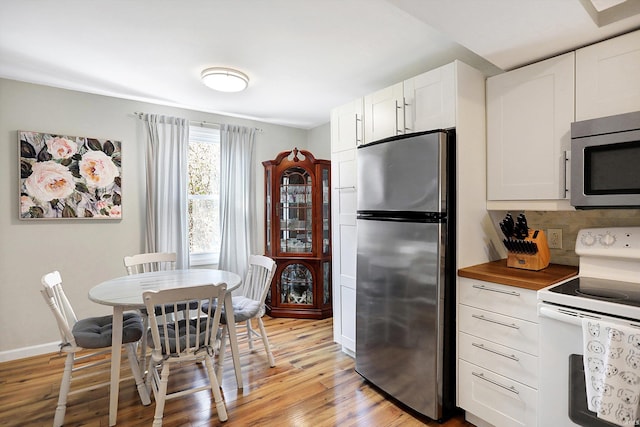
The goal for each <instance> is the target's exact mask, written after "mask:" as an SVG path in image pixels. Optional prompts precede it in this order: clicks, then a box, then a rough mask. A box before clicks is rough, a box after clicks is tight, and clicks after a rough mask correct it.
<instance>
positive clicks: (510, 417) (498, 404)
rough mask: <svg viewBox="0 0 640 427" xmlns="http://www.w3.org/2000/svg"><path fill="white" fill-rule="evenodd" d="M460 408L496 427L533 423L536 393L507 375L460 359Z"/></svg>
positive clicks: (516, 426)
mask: <svg viewBox="0 0 640 427" xmlns="http://www.w3.org/2000/svg"><path fill="white" fill-rule="evenodd" d="M459 371H460V379H461V380H463V381H464V385H463V386H461V389H460V394H459V396H460V401H461V403H462V404H463V406H462V407H463V408H464V409H465V410H466V411H468V412H471V413H473V414H474V415H475V416H476V417H478V418H480V419H482V420H484V421H486V422H488V423H490V424H493V425H494V426H497V427H518V426H535V425H536V422H537V421H536V406H537V399H538V392H537V390H536V389H534V388H531V387H528V386H526V385H524V384H522V383H519V382H517V381H513V380H511V379H510V378H508V377H503V376H502V375H498V374H496V373H495V372H493V371H491V370H489V369H485V368H483V367H481V366H478V365H474V364H472V363H469V362H466V361H464V360H460V362H459Z"/></svg>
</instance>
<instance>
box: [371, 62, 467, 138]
mask: <svg viewBox="0 0 640 427" xmlns="http://www.w3.org/2000/svg"><path fill="white" fill-rule="evenodd" d="M455 73H456V69H455V62H452V63H450V64H447V65H444V66H442V67H440V68H436V69H435V70H431V71H427V72H426V73H423V74H420V75H418V76H415V77H412V78H410V79H407V80H405V81H404V82H400V83H396V84H394V85H393V86H389V87H387V88H384V89H381V90H379V91H377V92H374V93H372V94H370V95H367V96H365V97H364V142H365V143H369V142H372V141H377V140H379V139H383V138H388V137H390V136H396V135H403V134H406V133H413V132H421V131H426V130H431V129H446V128H450V127H454V126H455V125H456V108H455V106H456V103H455V96H456V88H455V75H456V74H455Z"/></svg>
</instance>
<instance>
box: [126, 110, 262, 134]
mask: <svg viewBox="0 0 640 427" xmlns="http://www.w3.org/2000/svg"><path fill="white" fill-rule="evenodd" d="M145 114H147V113H141V112H139V111H134V112H133V115H134V116H136V117H138V118H139V119H141V118H142V116H144V115H145ZM187 121H188V122H189V124H191V125H197V126H202V127H208V126H211V127H218V126H221V125H222V124H221V123H214V122H205V121H195V120H188V119H187ZM254 129H255V131H256V132H258V133H262V132H264V131H263V130H262V129H261V128H256V127H254Z"/></svg>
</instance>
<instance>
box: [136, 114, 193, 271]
mask: <svg viewBox="0 0 640 427" xmlns="http://www.w3.org/2000/svg"><path fill="white" fill-rule="evenodd" d="M139 118H140V120H141V122H142V123H143V134H144V136H145V139H146V161H145V166H146V176H147V205H146V207H147V214H146V216H147V222H146V234H145V251H146V252H175V253H176V255H177V258H178V259H177V262H176V268H189V241H188V238H189V236H188V232H187V191H188V189H187V181H188V172H187V159H188V153H189V151H188V149H189V122H188V121H187V120H186V119H182V118H177V117H168V116H160V115H156V114H143V115H140V116H139Z"/></svg>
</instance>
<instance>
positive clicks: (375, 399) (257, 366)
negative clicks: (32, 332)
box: [0, 316, 472, 427]
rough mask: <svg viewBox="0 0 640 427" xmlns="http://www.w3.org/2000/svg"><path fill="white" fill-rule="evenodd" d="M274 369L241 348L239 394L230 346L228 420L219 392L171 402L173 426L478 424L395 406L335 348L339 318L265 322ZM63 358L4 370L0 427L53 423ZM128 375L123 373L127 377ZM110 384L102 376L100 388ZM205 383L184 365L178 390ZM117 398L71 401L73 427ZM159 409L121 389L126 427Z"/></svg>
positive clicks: (68, 422) (92, 420)
mask: <svg viewBox="0 0 640 427" xmlns="http://www.w3.org/2000/svg"><path fill="white" fill-rule="evenodd" d="M264 321H265V326H266V328H267V333H268V334H269V342H270V344H271V347H272V351H273V353H274V356H275V359H276V365H277V366H276V367H274V368H271V367H269V365H268V362H267V359H266V355H265V353H264V350H263V348H262V342H261V341H260V340H256V341H254V347H255V351H254V352H253V353H251V352H249V348H248V344H247V342H246V339H244V338H241V340H240V349H241V352H242V355H241V364H242V373H243V377H244V384H245V386H244V389H242V390H238V389H237V388H236V380H235V375H234V371H233V368H232V362H231V356H230V354H229V350H228V349H227V353H226V358H225V360H224V373H223V378H222V381H221V384H222V393H223V397H224V399H225V402H226V406H227V412H228V416H229V420H228V421H227V422H225V423H221V422H220V421H219V420H218V416H217V412H216V409H215V405H213V404H212V401H213V399H212V397H211V393H210V392H207V391H202V392H199V393H196V394H195V395H189V396H185V397H182V398H178V399H174V400H170V401H168V402H167V404H166V407H165V413H164V423H163V425H164V426H166V427H178V426H179V427H205V426H226V427H239V426H242V427H244V426H268V427H269V426H278V427H287V426H295V427H306V426H309V427H324V426H327V427H329V426H340V427H343V426H347V427H361V426H363V427H364V426H366V427H371V426H374V427H378V426H380V427H395V426H402V427H405V426H408V427H412V426H436V425H437V426H443V427H470V426H472V425H471V424H469V423H467V422H466V421H464V418H463V417H462V416H460V415H459V416H456V417H454V418H452V419H451V420H449V421H447V422H446V423H444V424H438V423H437V422H435V421H433V420H430V419H428V418H426V417H421V416H418V415H416V414H415V413H413V412H411V411H410V410H408V409H407V408H405V407H403V406H401V405H399V404H397V403H396V402H394V401H393V400H390V399H388V398H387V397H386V396H385V395H384V394H382V393H380V392H379V391H378V390H377V389H375V388H374V387H372V386H370V385H369V384H368V383H367V382H366V381H364V380H363V379H362V377H360V376H359V375H358V374H357V373H356V372H355V371H354V360H353V359H352V358H351V357H349V356H347V355H346V354H345V353H343V352H342V350H341V349H340V346H338V345H337V344H335V343H334V342H333V336H332V334H333V327H332V319H324V320H307V319H285V318H277V319H276V318H270V317H268V316H265V318H264ZM63 367H64V357H61V356H59V355H58V354H57V353H52V354H48V355H42V356H36V357H31V358H25V359H21V360H16V361H10V362H4V363H0V426H10V427H13V426H16V427H17V426H30V427H31V426H34V427H39V426H50V425H51V423H52V421H53V414H54V411H55V406H56V403H57V399H58V388H59V386H60V379H61V377H62V369H63ZM125 373H126V372H124V371H123V375H124V374H125ZM107 379H108V374H102V377H101V378H98V380H100V381H104V380H107ZM190 381H197V382H203V381H206V373H205V372H204V370H203V368H202V367H199V368H196V369H194V367H193V366H185V367H181V368H179V369H177V370H175V371H174V372H172V375H171V377H170V387H178V388H179V387H180V384H184V383H187V382H190ZM108 408H109V392H108V388H102V389H98V390H94V391H90V392H86V393H79V394H76V395H73V396H70V397H69V404H68V407H67V414H66V417H65V426H89V427H107V426H108V424H109V423H108ZM154 411H155V404H154V402H153V399H152V404H151V405H150V406H142V405H141V403H140V399H139V397H138V394H137V391H136V389H135V384H134V383H133V380H125V381H123V382H122V383H121V386H120V400H119V410H118V425H119V426H127V427H129V426H131V427H138V426H149V425H150V424H151V421H152V419H153V414H154Z"/></svg>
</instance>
